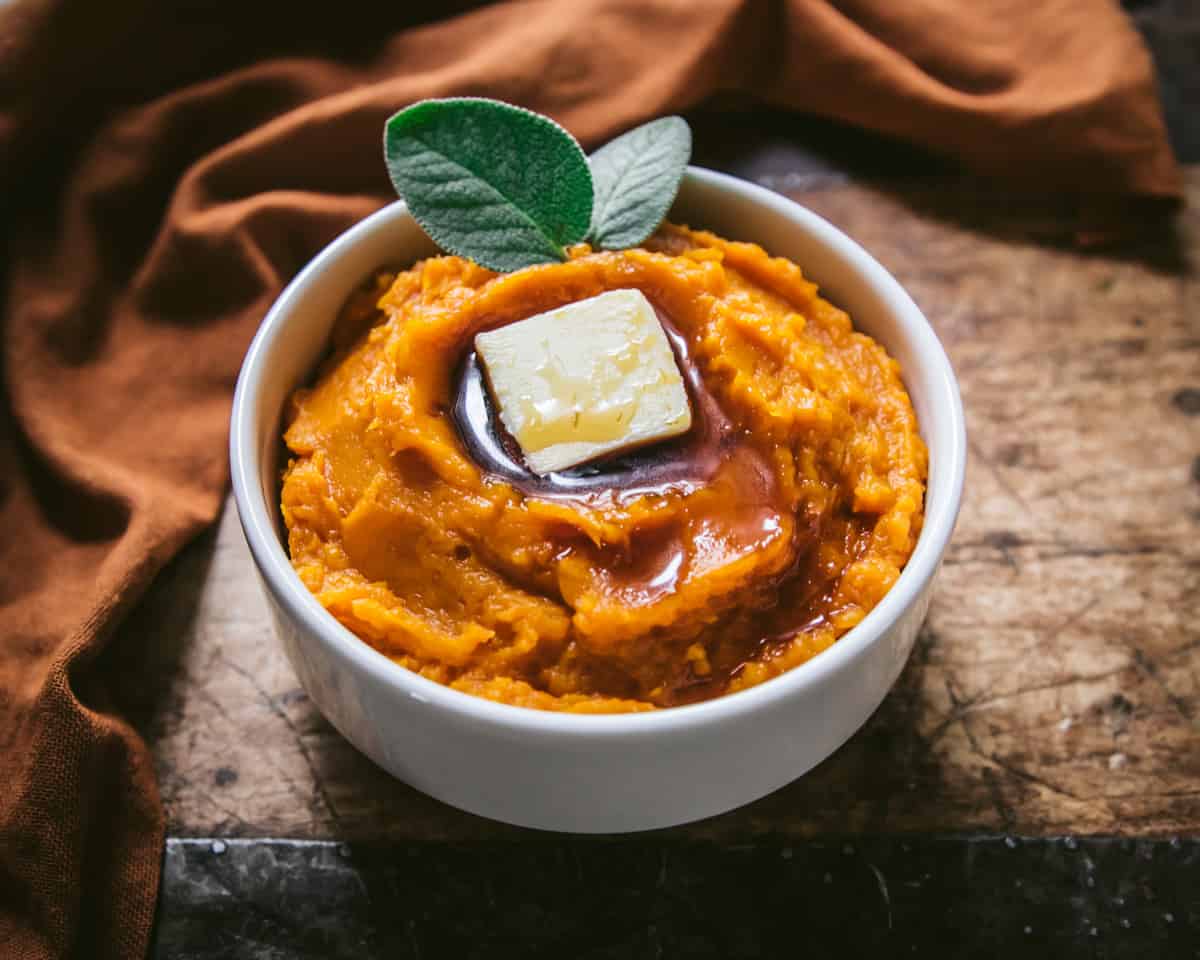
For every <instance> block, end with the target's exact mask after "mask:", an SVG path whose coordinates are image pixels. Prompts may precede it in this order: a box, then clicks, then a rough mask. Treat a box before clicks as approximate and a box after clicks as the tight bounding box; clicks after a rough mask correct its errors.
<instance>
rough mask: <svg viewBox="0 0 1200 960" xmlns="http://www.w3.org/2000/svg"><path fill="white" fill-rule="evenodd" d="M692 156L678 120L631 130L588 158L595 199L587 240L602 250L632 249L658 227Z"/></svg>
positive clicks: (689, 140) (684, 123)
mask: <svg viewBox="0 0 1200 960" xmlns="http://www.w3.org/2000/svg"><path fill="white" fill-rule="evenodd" d="M691 155H692V130H691V128H690V127H689V126H688V124H687V121H686V120H684V119H683V118H682V117H662V118H661V119H658V120H652V121H651V122H650V123H646V124H643V125H642V126H640V127H635V128H634V129H633V130H630V131H629V132H628V133H625V134H622V135H621V136H619V137H617V139H615V140H613V141H611V142H609V143H606V144H605V145H604V146H603V147H601V148H600V149H599V150H597V151H596V152H595V153H593V154H592V155H591V157H590V158H589V160H588V165H589V166H590V167H591V168H592V181H593V183H594V185H595V200H594V201H593V205H592V223H591V227H590V229H589V231H588V239H589V240H590V241H591V242H592V245H593V246H595V247H599V248H602V249H604V250H623V249H625V248H627V247H636V246H637V245H638V244H639V243H641V242H642V241H643V240H645V239H646V238H647V237H648V236H650V234H652V233H653V232H654V231H655V230H657V229H658V225H659V224H660V223H662V221H663V218H664V217H665V216H666V215H667V211H668V210H670V209H671V204H672V203H674V202H675V194H677V193H678V192H679V181H680V180H682V179H683V172H684V170H686V169H687V165H688V160H689V159H690V158H691Z"/></svg>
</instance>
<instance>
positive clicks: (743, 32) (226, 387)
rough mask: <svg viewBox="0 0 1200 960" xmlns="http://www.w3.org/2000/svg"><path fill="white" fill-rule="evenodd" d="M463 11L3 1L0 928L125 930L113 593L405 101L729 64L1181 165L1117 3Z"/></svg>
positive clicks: (154, 864)
mask: <svg viewBox="0 0 1200 960" xmlns="http://www.w3.org/2000/svg"><path fill="white" fill-rule="evenodd" d="M308 6H310V7H311V6H312V5H308ZM468 7H471V8H472V9H468ZM473 7H474V5H473V4H469V3H461V2H460V3H457V4H456V3H445V2H443V3H431V2H429V3H419V2H414V3H409V4H402V3H401V4H397V3H394V2H392V3H379V4H374V3H364V2H360V0H341V2H339V3H337V4H333V5H321V6H319V7H313V9H314V10H317V11H319V13H313V14H310V13H308V12H307V8H306V5H304V4H286V5H285V4H281V3H276V2H261V3H232V2H227V0H225V2H222V0H207V2H201V0H175V2H167V3H163V2H160V0H154V2H149V0H108V2H105V3H88V2H67V0H9V2H8V3H5V4H0V231H2V235H3V244H4V246H3V251H2V253H0V263H2V264H3V267H4V273H3V277H4V279H3V287H2V291H3V334H2V343H3V367H2V382H3V387H4V391H3V404H4V406H3V411H2V412H0V458H2V465H0V511H2V520H0V530H2V531H3V533H2V535H0V954H2V955H3V956H5V957H16V958H25V957H38V958H41V957H57V956H64V955H72V956H79V957H96V958H105V957H121V958H133V957H138V956H141V955H142V954H143V953H144V952H145V950H146V946H147V942H148V936H149V931H150V927H151V922H152V917H153V911H154V903H155V896H156V889H157V884H158V871H159V858H160V851H161V843H162V836H163V829H164V824H163V811H162V807H161V804H160V802H159V797H158V793H157V789H156V785H155V778H154V771H153V767H152V763H151V758H150V755H149V753H148V751H147V747H146V744H145V743H144V742H143V741H142V740H141V738H140V737H139V736H138V734H137V732H136V731H135V730H134V729H133V728H132V727H131V726H130V724H129V723H128V722H127V721H126V720H125V719H123V718H122V717H121V716H120V715H119V712H118V711H117V710H116V709H115V707H114V703H113V700H112V694H111V679H112V678H111V677H110V676H109V675H108V669H109V668H108V663H109V658H108V657H106V650H107V649H108V648H109V647H110V646H111V645H112V644H113V643H114V642H120V643H133V644H143V645H148V644H152V643H155V642H156V638H155V637H154V636H140V637H128V636H123V635H122V634H121V631H120V624H121V621H122V617H123V614H125V612H126V611H128V610H129V608H130V606H131V605H132V604H134V603H135V602H136V601H137V598H138V596H139V594H140V593H141V592H142V591H143V590H144V588H145V587H146V584H147V583H148V582H149V581H150V579H151V578H152V577H153V576H154V575H155V572H156V571H157V570H159V568H160V567H161V566H162V565H163V564H164V563H165V562H166V561H167V560H168V559H169V558H170V557H171V556H172V554H174V553H175V552H176V551H177V550H178V549H179V548H180V547H181V546H182V545H183V544H184V543H185V542H186V541H187V540H188V539H189V538H190V537H192V536H193V535H195V534H196V533H197V531H199V530H201V529H202V528H204V527H205V525H207V524H209V523H210V522H211V521H212V520H213V518H214V516H215V514H216V512H217V510H218V507H219V505H220V503H221V499H222V495H223V491H224V488H225V483H226V470H227V467H226V459H225V437H226V419H227V415H228V408H229V400H230V394H231V391H232V387H233V383H234V378H235V376H236V374H237V370H238V366H239V363H240V361H241V357H242V353H243V351H244V349H245V347H246V345H247V343H248V342H249V339H250V337H251V335H252V334H253V332H254V329H255V326H256V325H257V324H258V322H259V320H260V318H261V317H262V315H263V313H264V312H265V311H266V309H267V308H268V306H269V304H270V302H271V300H272V298H273V297H274V296H275V295H276V294H277V292H278V291H279V289H280V287H281V286H282V284H284V283H285V282H286V280H287V279H288V277H289V276H290V275H291V274H292V273H294V272H295V271H296V270H297V269H299V268H300V267H301V266H302V265H303V264H304V262H305V261H306V260H307V259H308V258H309V257H311V256H312V255H313V254H314V253H315V252H316V251H317V250H318V249H319V248H320V247H321V246H322V245H323V244H325V243H326V242H327V241H329V240H330V239H331V238H332V237H333V236H335V235H336V234H337V233H338V232H340V231H341V230H343V229H344V228H346V227H347V226H349V225H350V224H351V223H353V222H354V221H355V220H357V219H359V218H360V217H362V216H363V215H365V214H367V213H368V212H370V211H371V210H372V209H374V208H375V207H377V206H378V205H380V204H381V203H383V202H384V201H386V200H387V199H388V198H389V196H390V195H391V191H390V188H389V185H388V182H387V178H386V175H385V173H384V168H383V163H382V160H381V148H380V140H381V131H382V127H383V123H384V120H385V119H386V118H387V117H388V115H389V114H391V113H392V112H393V111H395V110H396V109H398V108H399V107H401V106H403V105H405V104H407V103H410V102H412V101H414V100H417V99H420V98H423V97H436V96H444V95H451V94H475V95H486V96H493V97H500V98H504V99H507V100H512V101H515V102H517V103H521V104H525V105H527V106H529V107H532V108H534V109H536V110H540V111H543V112H546V113H549V114H551V115H553V116H554V117H556V118H557V119H558V120H560V121H561V122H563V123H564V124H565V125H566V126H567V127H568V128H570V129H571V130H572V131H574V132H575V133H576V134H577V135H578V136H579V137H580V138H581V139H582V140H583V141H584V143H585V145H594V144H595V143H596V142H598V141H600V140H602V139H604V138H607V137H609V136H611V135H613V134H615V133H617V132H619V131H620V130H622V129H623V128H626V127H628V126H630V125H632V124H635V123H638V122H640V121H643V120H645V119H647V118H649V117H653V116H656V115H660V114H664V113H668V112H674V111H679V110H683V109H686V108H688V107H691V106H693V105H695V104H697V103H700V102H702V101H703V100H705V99H706V98H707V97H709V96H711V95H713V94H715V93H733V94H740V95H746V96H749V97H753V98H756V99H757V100H759V101H762V102H765V103H768V104H771V105H775V106H780V107H784V108H789V109H794V110H797V111H805V112H808V113H812V114H820V115H823V116H827V117H833V118H837V119H840V120H843V121H847V122H849V123H853V124H857V125H859V126H861V127H866V128H870V129H872V130H876V131H882V132H884V133H888V134H891V135H894V136H896V137H900V138H903V139H906V140H909V141H913V142H917V143H921V144H925V145H927V146H928V147H930V148H933V149H935V150H937V151H941V152H943V153H947V154H951V155H954V156H956V157H958V158H960V159H961V161H962V162H963V163H964V164H965V165H967V166H968V167H970V168H973V169H975V170H977V171H980V172H983V173H988V174H995V175H999V176H1002V177H1011V178H1019V179H1024V180H1028V181H1032V182H1034V183H1036V184H1037V185H1039V186H1040V187H1042V188H1050V189H1055V188H1059V189H1065V190H1070V191H1090V192H1095V193H1102V194H1110V195H1131V194H1141V195H1154V196H1167V197H1169V196H1173V195H1175V194H1176V193H1177V192H1178V190H1179V178H1178V172H1177V170H1176V166H1175V163H1174V160H1173V158H1172V155H1171V152H1170V149H1169V147H1168V145H1167V141H1166V137H1165V134H1164V130H1163V123H1162V119H1161V116H1160V111H1159V106H1158V103H1157V100H1156V95H1155V88H1154V82H1153V75H1152V69H1151V64H1150V61H1149V58H1148V56H1147V53H1146V51H1145V50H1144V49H1143V47H1142V46H1141V44H1140V42H1139V39H1138V37H1137V35H1136V33H1135V32H1134V30H1133V29H1132V27H1131V26H1130V24H1129V23H1128V22H1127V21H1126V19H1125V17H1124V15H1123V14H1122V13H1121V11H1120V9H1119V7H1118V6H1117V5H1116V3H1115V2H1112V0H1039V2H1037V3H1028V2H1026V0H972V2H958V0H905V2H903V3H897V2H894V0H838V2H823V0H790V2H785V0H555V2H552V0H525V2H513V3H497V4H493V5H488V6H483V7H481V8H478V9H474V8H473ZM435 18H441V19H438V20H437V21H436V22H434V20H435Z"/></svg>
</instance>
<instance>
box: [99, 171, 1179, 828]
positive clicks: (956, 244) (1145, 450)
mask: <svg viewBox="0 0 1200 960" xmlns="http://www.w3.org/2000/svg"><path fill="white" fill-rule="evenodd" d="M796 183H800V184H802V185H803V184H807V185H808V186H810V187H811V189H808V190H805V191H804V192H802V193H799V194H794V195H795V196H796V197H797V199H800V200H801V201H802V202H804V203H805V204H806V205H808V206H810V207H811V208H813V209H814V210H816V211H817V212H819V213H821V214H822V215H824V216H826V217H827V218H828V219H830V220H832V221H833V222H834V223H835V224H837V225H838V226H840V227H841V228H843V229H844V230H846V231H847V232H848V233H850V234H851V235H852V236H854V237H855V238H856V239H858V240H859V241H860V242H862V243H863V244H864V245H865V246H866V247H867V248H868V249H870V250H871V251H872V252H873V253H875V254H876V256H877V257H878V258H879V259H880V260H882V261H883V263H884V264H885V265H886V266H887V267H888V268H889V269H891V270H892V271H893V272H894V273H895V275H896V276H897V277H898V278H899V279H900V281H901V282H902V283H903V284H905V286H907V288H908V289H909V290H910V292H911V293H912V294H913V296H914V298H915V299H916V300H917V302H918V303H919V304H920V305H921V306H922V307H923V308H924V310H925V311H926V313H927V315H928V316H929V318H930V320H931V321H932V322H933V324H934V326H935V327H936V329H937V331H938V333H939V335H940V336H941V337H942V339H943V342H944V343H945V344H946V347H947V349H948V350H949V352H950V355H951V359H952V361H953V362H954V365H955V368H956V370H957V371H958V374H959V377H960V380H961V385H962V390H963V396H964V400H965V403H966V408H967V419H968V432H969V437H970V451H971V459H970V464H969V467H968V474H967V496H966V502H965V504H964V508H963V513H962V516H961V519H960V521H959V525H958V530H957V534H956V536H955V539H954V542H953V544H952V546H951V549H950V551H949V554H948V556H947V558H946V562H945V566H944V569H943V572H942V575H941V578H940V581H939V585H938V588H937V592H936V596H935V600H934V603H933V606H932V609H931V611H930V615H929V620H928V622H927V625H926V628H925V630H924V632H923V633H922V635H921V638H920V640H919V642H918V646H917V649H916V651H915V653H914V656H913V658H912V661H911V662H910V664H909V666H908V669H907V670H906V671H905V673H904V674H903V676H902V677H901V680H900V682H899V683H898V685H897V686H896V688H895V690H894V691H893V692H892V694H891V695H890V696H889V697H888V699H887V700H886V702H885V703H884V705H883V706H882V707H881V708H880V710H879V711H878V713H877V714H876V715H875V716H874V717H873V718H872V719H871V721H870V722H869V723H868V724H867V725H866V727H865V728H864V729H863V730H862V731H860V732H859V733H858V735H856V736H855V737H854V738H853V739H852V740H851V741H850V742H849V743H848V744H847V745H846V746H845V747H844V748H843V749H842V750H841V751H839V752H838V753H837V754H836V755H835V756H833V757H832V758H830V759H829V760H828V761H827V762H826V763H824V764H823V765H822V766H821V767H820V768H818V769H817V770H816V771H814V772H813V773H812V774H810V775H809V776H807V777H805V778H804V779H802V780H800V781H799V782H797V783H795V784H793V785H791V786H789V787H787V788H785V789H783V790H781V791H779V792H777V793H776V794H774V795H772V796H770V797H768V798H766V799H764V800H762V801H760V802H758V803H756V804H753V805H751V806H750V807H747V808H745V809H743V810H740V811H736V812H734V813H731V814H727V815H726V816H724V817H719V818H716V819H714V820H711V821H707V822H705V823H702V824H697V825H693V826H691V827H686V828H680V831H681V832H684V833H688V834H692V835H704V836H712V837H717V838H722V839H727V840H735V839H737V838H743V837H748V836H752V835H755V834H760V833H763V832H781V833H785V834H793V835H815V834H822V833H831V832H832V833H843V834H855V833H890V832H910V831H912V832H928V831H933V832H944V831H971V830H987V831H1009V832H1016V833H1024V834H1053V833H1063V832H1074V833H1092V832H1095V833H1115V834H1136V835H1145V834H1162V833H1167V834H1169V833H1176V832H1187V833H1196V832H1198V831H1200V216H1198V215H1197V212H1196V210H1197V206H1198V205H1200V167H1193V168H1190V169H1189V172H1188V184H1189V186H1188V190H1189V197H1190V200H1191V207H1190V210H1188V211H1185V212H1184V213H1183V214H1181V216H1180V218H1179V222H1178V224H1177V229H1176V231H1175V233H1173V234H1172V233H1168V232H1164V231H1163V230H1161V229H1160V230H1157V231H1152V232H1149V233H1147V234H1146V235H1144V236H1141V237H1136V238H1133V239H1130V240H1128V241H1126V242H1125V243H1124V244H1123V245H1121V246H1119V247H1117V248H1115V249H1113V250H1110V251H1109V252H1107V253H1096V252H1086V251H1080V250H1077V249H1073V248H1071V247H1070V246H1068V245H1064V244H1062V243H1060V242H1059V240H1060V239H1061V237H1060V236H1059V234H1061V232H1062V231H1061V230H1060V229H1058V227H1057V224H1059V223H1061V220H1059V219H1058V218H1057V215H1056V212H1055V211H1053V210H1047V209H1042V210H1033V211H1029V210H1022V211H1014V210H1012V209H1010V208H1009V206H1008V205H1007V203H1006V202H1005V201H1004V200H996V199H992V198H989V197H988V196H986V195H985V194H982V193H980V192H978V191H979V189H980V188H978V187H977V186H974V185H971V184H968V183H958V182H954V181H947V182H943V181H941V180H927V181H915V182H912V183H908V184H892V185H890V186H887V187H883V186H870V185H863V184H848V183H841V184H839V183H836V182H831V181H829V180H827V179H826V180H822V179H821V178H806V177H802V178H798V179H794V180H793V181H791V182H790V183H787V182H785V183H784V184H782V185H784V186H793V185H795V184H796ZM1031 213H1032V214H1033V215H1032V216H1031V215H1030V214H1031ZM113 655H114V656H117V657H119V658H122V660H123V661H124V672H125V675H126V676H127V677H128V678H129V689H128V690H126V691H125V692H124V697H125V699H126V702H127V704H128V706H129V708H130V709H131V710H132V711H133V712H134V714H135V716H136V718H137V722H138V723H139V724H140V726H141V728H142V729H143V730H144V731H145V734H146V736H147V737H148V738H149V739H150V742H151V743H152V745H153V750H154V755H155V761H156V764H157V768H158V772H159V775H160V778H161V783H162V792H163V798H164V801H165V804H166V809H167V812H168V817H169V831H170V832H171V833H173V834H176V835H183V836H187V835H229V836H239V835H240V836H262V835H286V836H292V837H319V838H343V839H347V840H361V839H372V838H380V839H401V840H402V839H404V838H406V837H420V838H424V839H429V838H438V837H449V838H456V839H459V838H469V837H473V836H479V835H485V834H486V835H489V836H492V835H495V834H497V833H500V832H504V831H507V830H509V829H511V828H506V827H501V826H498V825H496V824H492V823H489V822H487V821H483V820H480V819H478V818H474V817H471V816H469V815H466V814H462V813H459V812H457V811H454V810H451V809H449V808H447V807H444V806H442V805H441V804H439V803H437V802H435V801H433V800H430V799H428V798H426V797H424V796H422V795H421V794H419V793H417V792H416V791H414V790H412V789H410V788H408V787H406V786H405V785H403V784H401V783H399V782H397V781H395V780H393V779H391V778H390V777H389V776H387V775H386V774H384V773H382V772H381V771H380V770H378V769H377V768H375V767H374V766H373V765H372V764H371V763H370V762H369V761H367V760H366V759H364V758H363V757H362V756H360V755H359V754H358V753H357V752H356V751H355V750H354V749H353V748H352V747H350V746H349V745H348V744H347V743H346V742H345V741H344V740H342V739H341V738H340V737H339V736H338V735H337V734H336V733H335V732H334V731H333V730H332V729H331V728H330V726H329V725H328V724H327V723H326V722H325V721H324V720H323V718H322V717H321V716H320V714H319V713H318V712H317V711H316V709H315V708H314V707H313V705H312V704H311V703H310V702H309V700H308V698H307V697H306V695H305V693H304V691H303V690H301V689H300V688H299V686H298V684H297V681H296V679H295V676H294V674H293V673H292V671H291V669H290V667H289V666H288V664H287V663H286V661H285V660H284V658H283V654H282V652H281V649H280V647H279V646H278V644H277V642H276V640H275V638H274V636H273V633H272V628H271V625H270V622H269V620H268V614H267V610H266V606H265V601H264V600H263V599H262V596H261V594H260V592H259V586H258V584H257V582H256V578H255V574H254V572H253V568H252V565H251V561H250V558H249V556H248V554H247V552H246V548H245V546H244V544H243V542H242V539H241V534H240V531H239V530H238V527H237V519H236V516H235V511H234V510H233V508H232V507H229V508H227V509H226V511H225V514H224V516H223V518H222V520H221V523H220V525H219V528H218V529H217V530H216V531H215V533H213V534H209V535H207V536H205V537H204V538H203V539H202V540H201V541H200V542H198V543H196V544H194V545H193V546H192V547H190V548H189V549H188V550H187V551H186V552H185V554H184V555H183V556H181V557H180V558H179V559H178V560H177V561H176V562H175V563H174V564H173V565H172V566H171V567H170V568H169V569H168V570H167V571H166V572H165V574H164V575H163V576H162V577H161V578H160V580H159V581H158V583H157V584H156V585H155V587H154V588H153V589H152V591H151V593H150V595H149V596H148V597H147V599H146V602H145V603H144V604H143V605H142V607H141V608H140V610H139V612H138V614H137V615H136V617H135V618H134V620H133V621H132V622H131V623H130V624H129V625H128V626H127V628H126V629H125V630H123V631H122V636H121V637H120V638H119V642H118V643H117V645H116V647H115V649H114V653H113ZM719 775H720V772H719V771H714V776H719Z"/></svg>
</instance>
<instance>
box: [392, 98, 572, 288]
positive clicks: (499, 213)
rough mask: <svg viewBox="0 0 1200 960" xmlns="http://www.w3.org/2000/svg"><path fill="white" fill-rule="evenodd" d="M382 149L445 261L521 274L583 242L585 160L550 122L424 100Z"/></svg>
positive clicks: (506, 110) (497, 106)
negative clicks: (455, 258) (449, 257)
mask: <svg viewBox="0 0 1200 960" xmlns="http://www.w3.org/2000/svg"><path fill="white" fill-rule="evenodd" d="M383 140H384V157H385V159H386V162H387V169H388V174H389V176H390V177H391V179H392V184H393V185H394V186H395V188H396V192H397V193H399V194H400V196H401V197H403V198H404V200H405V201H406V202H407V204H408V208H409V210H410V211H411V212H412V215H413V217H415V218H416V220H417V222H418V223H419V224H420V225H421V227H422V228H423V229H424V230H425V232H426V233H428V234H429V236H430V237H431V238H432V239H433V241H434V242H435V243H437V244H438V245H439V246H440V247H441V248H442V249H443V250H446V251H447V252H448V253H454V254H457V255H459V256H462V257H468V258H470V259H471V260H474V261H475V262H476V263H478V264H479V265H480V266H484V267H488V268H489V269H492V270H499V271H509V270H519V269H520V268H522V267H528V266H532V265H533V264H537V263H553V262H555V261H560V260H564V259H566V254H565V252H564V250H563V248H564V247H565V246H568V245H569V244H572V243H577V242H579V241H580V240H582V239H583V238H584V237H585V236H586V234H587V231H588V226H589V224H590V222H591V212H592V178H591V174H590V172H589V168H588V162H587V158H586V157H585V156H584V153H583V150H582V149H580V146H579V144H578V142H577V141H576V140H575V138H574V137H572V136H571V134H569V133H568V132H567V131H566V130H564V129H563V128H562V127H560V126H559V125H558V124H557V123H555V122H554V121H553V120H551V119H550V118H549V117H544V116H542V115H541V114H537V113H533V112H531V111H529V110H524V109H522V108H520V107H515V106H513V105H511V104H507V103H502V102H501V101H498V100H485V99H480V98H473V97H463V98H454V99H448V100H424V101H421V102H420V103H416V104H413V105H412V106H411V107H408V108H406V109H404V110H401V111H400V112H399V113H397V114H395V115H394V116H392V117H391V119H389V120H388V122H387V126H386V128H385V130H384V138H383Z"/></svg>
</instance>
